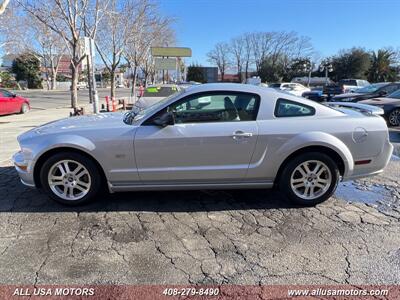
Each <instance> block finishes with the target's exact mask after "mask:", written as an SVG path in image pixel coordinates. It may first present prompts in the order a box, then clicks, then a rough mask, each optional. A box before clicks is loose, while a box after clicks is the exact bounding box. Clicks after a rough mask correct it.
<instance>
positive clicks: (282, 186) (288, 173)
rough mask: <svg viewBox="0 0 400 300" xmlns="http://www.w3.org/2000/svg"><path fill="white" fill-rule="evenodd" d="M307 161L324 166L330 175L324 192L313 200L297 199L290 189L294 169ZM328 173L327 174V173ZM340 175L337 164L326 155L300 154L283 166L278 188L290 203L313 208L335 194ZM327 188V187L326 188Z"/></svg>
mask: <svg viewBox="0 0 400 300" xmlns="http://www.w3.org/2000/svg"><path fill="white" fill-rule="evenodd" d="M307 161H319V162H322V163H323V164H325V166H326V167H327V168H328V169H329V171H330V175H331V177H330V178H331V182H330V184H327V189H326V191H324V192H323V190H322V189H320V190H321V195H319V196H318V197H317V198H314V199H303V198H301V197H299V196H298V195H297V194H296V193H295V191H294V190H293V188H292V185H291V177H292V174H293V172H294V171H295V169H296V168H297V167H298V166H300V165H301V164H302V163H304V162H307ZM327 173H328V172H327ZM339 179H340V173H339V168H338V166H337V164H336V163H335V162H334V161H333V160H332V158H330V157H329V156H328V155H326V154H324V153H319V152H310V153H304V154H300V155H298V156H296V157H294V158H293V159H291V160H290V161H289V162H288V163H287V164H286V165H285V166H284V169H283V171H282V173H281V176H280V178H279V182H278V187H279V190H280V191H281V192H282V193H283V194H284V195H285V196H286V197H287V198H288V199H289V200H291V201H292V202H294V203H296V204H300V205H302V206H314V205H316V204H318V203H321V202H324V201H325V200H327V199H329V197H331V196H332V194H333V193H334V192H335V190H336V188H337V185H338V183H339ZM328 186H329V187H328Z"/></svg>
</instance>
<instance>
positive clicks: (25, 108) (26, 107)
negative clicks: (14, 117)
mask: <svg viewBox="0 0 400 300" xmlns="http://www.w3.org/2000/svg"><path fill="white" fill-rule="evenodd" d="M27 112H29V105H28V104H26V103H22V105H21V110H20V111H19V113H20V114H26V113H27Z"/></svg>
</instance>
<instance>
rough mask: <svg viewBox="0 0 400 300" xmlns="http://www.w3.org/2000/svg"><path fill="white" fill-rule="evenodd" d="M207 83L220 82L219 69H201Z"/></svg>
mask: <svg viewBox="0 0 400 300" xmlns="http://www.w3.org/2000/svg"><path fill="white" fill-rule="evenodd" d="M199 68H200V69H201V71H202V72H203V76H204V78H205V80H206V82H207V83H212V82H218V68H217V67H199Z"/></svg>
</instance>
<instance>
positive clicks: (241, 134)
mask: <svg viewBox="0 0 400 300" xmlns="http://www.w3.org/2000/svg"><path fill="white" fill-rule="evenodd" d="M252 136H253V134H252V133H251V132H243V131H241V130H238V131H235V132H234V133H233V135H232V138H233V139H235V140H236V139H239V138H249V137H252Z"/></svg>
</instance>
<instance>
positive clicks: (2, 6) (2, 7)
mask: <svg viewBox="0 0 400 300" xmlns="http://www.w3.org/2000/svg"><path fill="white" fill-rule="evenodd" d="M9 2H10V0H3V1H2V2H0V15H2V14H3V13H4V11H5V10H6V8H7V5H8V3H9Z"/></svg>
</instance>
